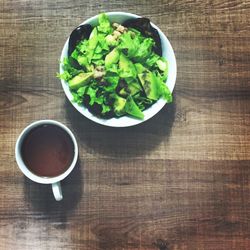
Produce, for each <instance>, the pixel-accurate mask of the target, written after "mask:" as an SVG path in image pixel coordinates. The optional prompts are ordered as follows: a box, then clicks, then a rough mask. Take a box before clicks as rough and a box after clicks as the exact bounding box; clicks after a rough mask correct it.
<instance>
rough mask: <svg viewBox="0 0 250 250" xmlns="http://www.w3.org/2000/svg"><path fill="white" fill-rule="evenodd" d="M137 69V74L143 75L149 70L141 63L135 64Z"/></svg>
mask: <svg viewBox="0 0 250 250" xmlns="http://www.w3.org/2000/svg"><path fill="white" fill-rule="evenodd" d="M135 68H136V71H137V74H141V73H143V72H145V71H147V69H146V68H145V67H144V66H143V65H142V64H141V63H135Z"/></svg>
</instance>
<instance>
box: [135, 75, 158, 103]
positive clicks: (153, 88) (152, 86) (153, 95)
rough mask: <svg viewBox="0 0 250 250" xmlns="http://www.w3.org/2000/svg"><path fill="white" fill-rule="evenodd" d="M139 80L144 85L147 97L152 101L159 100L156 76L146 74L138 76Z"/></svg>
mask: <svg viewBox="0 0 250 250" xmlns="http://www.w3.org/2000/svg"><path fill="white" fill-rule="evenodd" d="M138 78H139V80H140V82H141V84H142V87H143V89H144V91H145V94H146V96H147V97H148V98H149V99H151V100H155V101H157V100H158V99H159V93H158V92H159V91H158V87H159V86H158V81H157V77H156V75H155V74H154V73H152V72H147V73H146V72H145V73H142V74H138Z"/></svg>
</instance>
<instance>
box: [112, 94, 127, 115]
mask: <svg viewBox="0 0 250 250" xmlns="http://www.w3.org/2000/svg"><path fill="white" fill-rule="evenodd" d="M125 104H126V99H124V98H122V97H120V96H116V98H115V102H114V112H115V114H116V115H118V116H121V115H124V114H125V110H124V108H125Z"/></svg>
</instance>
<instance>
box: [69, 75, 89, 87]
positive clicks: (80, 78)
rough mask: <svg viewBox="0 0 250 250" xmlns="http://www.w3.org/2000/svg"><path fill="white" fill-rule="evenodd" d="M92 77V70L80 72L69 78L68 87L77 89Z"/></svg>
mask: <svg viewBox="0 0 250 250" xmlns="http://www.w3.org/2000/svg"><path fill="white" fill-rule="evenodd" d="M92 78H93V72H89V73H80V74H78V75H76V76H74V77H73V78H72V79H71V80H69V87H70V88H71V89H79V88H80V87H83V86H84V85H86V84H87V83H88V82H89V81H90V80H91V79H92Z"/></svg>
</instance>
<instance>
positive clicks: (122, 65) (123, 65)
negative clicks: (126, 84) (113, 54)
mask: <svg viewBox="0 0 250 250" xmlns="http://www.w3.org/2000/svg"><path fill="white" fill-rule="evenodd" d="M119 69H120V71H121V72H120V77H123V78H126V77H136V68H135V66H134V64H133V62H132V61H130V60H129V59H128V58H127V57H126V56H125V55H124V54H123V53H121V54H120V59H119Z"/></svg>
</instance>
